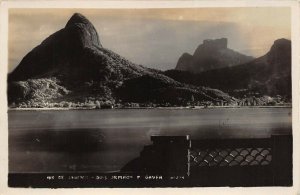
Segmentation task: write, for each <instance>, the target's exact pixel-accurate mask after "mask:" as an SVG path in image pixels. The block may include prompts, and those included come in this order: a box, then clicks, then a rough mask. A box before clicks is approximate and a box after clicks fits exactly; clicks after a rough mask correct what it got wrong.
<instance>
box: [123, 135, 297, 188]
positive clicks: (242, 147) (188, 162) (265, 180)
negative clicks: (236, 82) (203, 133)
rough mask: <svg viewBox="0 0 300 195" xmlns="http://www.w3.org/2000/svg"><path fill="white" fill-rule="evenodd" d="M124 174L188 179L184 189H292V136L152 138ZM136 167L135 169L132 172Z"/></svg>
mask: <svg viewBox="0 0 300 195" xmlns="http://www.w3.org/2000/svg"><path fill="white" fill-rule="evenodd" d="M151 140H152V142H153V144H152V145H149V146H145V147H144V149H143V151H142V152H141V155H140V157H139V158H138V160H137V161H135V163H133V164H128V165H127V166H125V167H124V171H130V170H134V172H137V173H145V174H161V175H165V176H168V177H179V178H185V182H186V183H185V184H184V185H185V186H290V185H292V136H291V135H272V136H271V137H268V138H251V139H199V140H193V139H191V138H190V136H152V137H151ZM132 168H133V169H132Z"/></svg>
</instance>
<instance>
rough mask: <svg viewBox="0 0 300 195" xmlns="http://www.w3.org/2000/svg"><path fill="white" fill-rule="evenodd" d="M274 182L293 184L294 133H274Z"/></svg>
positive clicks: (284, 184)
mask: <svg viewBox="0 0 300 195" xmlns="http://www.w3.org/2000/svg"><path fill="white" fill-rule="evenodd" d="M272 143H273V146H272V166H273V173H274V175H273V178H274V180H273V182H274V183H273V184H274V185H276V186H291V185H292V184H293V178H292V176H293V158H292V155H293V139H292V135H272Z"/></svg>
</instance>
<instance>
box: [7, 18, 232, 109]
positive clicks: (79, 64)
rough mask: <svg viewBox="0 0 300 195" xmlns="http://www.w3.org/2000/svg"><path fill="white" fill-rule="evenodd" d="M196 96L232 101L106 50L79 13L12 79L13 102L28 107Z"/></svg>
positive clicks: (37, 49)
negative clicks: (62, 103)
mask: <svg viewBox="0 0 300 195" xmlns="http://www.w3.org/2000/svg"><path fill="white" fill-rule="evenodd" d="M133 89H134V90H133ZM169 92H170V94H169ZM171 94H173V95H175V94H176V96H170V95H171ZM191 96H194V99H195V100H197V101H201V100H209V101H219V100H226V101H231V97H230V96H228V95H227V94H225V93H223V92H221V91H219V90H213V89H210V88H201V87H193V86H190V85H187V84H182V83H180V82H177V81H174V80H173V79H172V78H169V77H167V76H165V75H164V74H162V72H161V71H159V70H154V69H149V68H146V67H143V66H141V65H137V64H134V63H132V62H130V61H128V60H127V59H125V58H123V57H121V56H120V55H118V54H116V53H114V52H112V51H110V50H108V49H105V48H104V47H103V46H102V44H101V42H100V39H99V36H98V33H97V31H96V29H95V27H94V26H93V24H92V23H91V22H90V21H89V20H88V19H86V18H85V17H84V16H83V15H81V14H79V13H75V14H74V15H73V16H72V17H71V18H70V19H69V21H68V22H67V24H66V26H65V27H64V28H63V29H61V30H59V31H57V32H55V33H54V34H52V35H50V36H49V37H48V38H46V39H45V40H44V41H43V42H42V43H41V44H40V45H38V46H37V47H35V48H34V49H33V50H32V51H30V52H29V53H28V54H27V55H26V56H25V57H24V58H23V59H22V61H21V62H20V64H19V65H18V66H17V68H16V69H15V70H14V71H13V72H12V73H10V74H9V75H8V101H9V104H12V103H14V104H22V105H25V106H28V107H34V106H36V104H38V105H42V106H43V105H44V106H47V105H48V103H49V102H50V103H55V102H62V101H64V102H71V103H72V102H73V103H74V102H79V103H80V102H90V101H98V100H100V101H107V100H109V101H112V102H114V101H115V100H118V101H123V102H124V101H135V102H145V101H148V102H149V101H150V102H156V103H165V102H170V101H172V102H174V103H182V102H187V101H188V100H190V99H191Z"/></svg>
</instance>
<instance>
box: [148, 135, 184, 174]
mask: <svg viewBox="0 0 300 195" xmlns="http://www.w3.org/2000/svg"><path fill="white" fill-rule="evenodd" d="M151 140H152V142H153V150H152V151H153V154H154V155H153V157H154V158H157V159H156V163H159V167H160V169H159V170H160V171H161V172H162V173H163V174H166V175H169V176H189V174H190V163H189V150H190V137H189V136H188V135H187V136H151ZM150 163H151V162H150Z"/></svg>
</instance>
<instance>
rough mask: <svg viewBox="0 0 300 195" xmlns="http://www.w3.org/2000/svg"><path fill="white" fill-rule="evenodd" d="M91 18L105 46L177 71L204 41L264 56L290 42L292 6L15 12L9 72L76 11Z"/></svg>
mask: <svg viewBox="0 0 300 195" xmlns="http://www.w3.org/2000/svg"><path fill="white" fill-rule="evenodd" d="M75 12H78V13H81V14H83V15H84V16H86V17H87V18H88V19H89V20H90V21H91V22H92V24H93V25H94V26H95V28H96V29H97V31H98V34H99V36H100V41H101V43H102V45H103V47H105V48H108V49H110V50H112V51H114V52H116V53H118V54H120V55H122V56H123V57H126V58H127V59H129V60H131V61H132V62H134V63H137V64H142V65H144V66H147V67H150V68H156V69H160V70H168V69H173V68H175V66H176V64H177V60H178V58H179V57H180V56H181V55H182V54H183V53H184V52H188V53H190V54H193V53H194V51H195V49H196V48H197V47H198V45H200V44H201V43H202V42H203V40H205V39H216V38H223V37H225V38H228V47H229V48H231V49H233V50H236V51H238V52H241V53H243V54H246V55H251V56H254V57H259V56H262V55H264V54H265V53H266V52H267V51H268V50H269V49H270V47H271V46H272V44H273V42H274V41H275V40H276V39H279V38H287V39H291V15H290V8H283V7H277V8H276V7H272V8H268V7H259V8H257V7H248V8H245V7H244V8H238V7H237V8H180V9H178V8H176V9H173V8H168V9H166V8H163V9H157V8H156V9H10V10H9V23H8V25H9V26H8V28H9V36H8V41H9V60H8V61H9V65H8V66H9V68H8V69H9V72H11V71H12V70H13V69H14V68H15V67H16V66H17V65H18V64H19V63H20V61H21V60H22V58H23V57H24V56H25V55H26V54H27V53H28V52H30V51H31V50H32V49H33V48H34V47H36V46H37V45H39V44H40V43H41V42H42V41H43V40H44V39H45V38H47V37H48V36H49V35H51V34H53V33H54V32H56V31H58V30H60V29H62V28H64V26H65V25H66V23H67V21H68V20H69V18H70V17H71V16H72V14H73V13H75Z"/></svg>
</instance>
